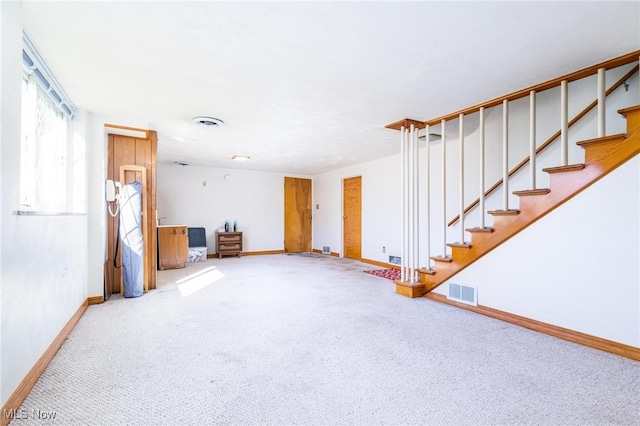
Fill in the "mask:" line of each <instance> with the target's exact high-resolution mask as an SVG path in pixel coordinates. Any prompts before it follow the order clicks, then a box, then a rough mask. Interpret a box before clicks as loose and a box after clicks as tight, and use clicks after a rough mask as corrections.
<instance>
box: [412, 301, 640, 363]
mask: <svg viewBox="0 0 640 426" xmlns="http://www.w3.org/2000/svg"><path fill="white" fill-rule="evenodd" d="M424 297H426V298H427V299H431V300H435V301H436V302H440V303H445V304H447V305H452V306H456V307H458V308H462V309H466V310H468V311H472V312H476V313H478V314H482V315H486V316H488V317H491V318H496V319H499V320H501V321H504V322H508V323H510V324H515V325H519V326H520V327H525V328H528V329H530V330H533V331H537V332H539V333H544V334H547V335H549V336H553V337H557V338H559V339H563V340H567V341H569V342H573V343H577V344H579V345H583V346H588V347H590V348H594V349H599V350H601V351H605V352H609V353H612V354H615V355H620V356H623V357H625V358H630V359H633V360H635V361H640V348H637V347H635V346H629V345H625V344H623V343H618V342H614V341H611V340H607V339H603V338H600V337H595V336H591V335H589V334H585V333H581V332H579V331H574V330H570V329H568V328H563V327H558V326H557V325H552V324H547V323H544V322H541V321H536V320H533V319H530V318H526V317H521V316H520V315H515V314H511V313H509V312H504V311H499V310H497V309H493V308H489V307H487V306H481V305H478V306H477V307H476V306H471V305H465V304H464V303H459V302H455V301H453V300H449V299H447V296H445V295H444V294H438V293H433V292H431V293H427V294H425V295H424Z"/></svg>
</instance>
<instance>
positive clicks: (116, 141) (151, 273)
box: [104, 131, 158, 300]
mask: <svg viewBox="0 0 640 426" xmlns="http://www.w3.org/2000/svg"><path fill="white" fill-rule="evenodd" d="M148 135H149V138H148V139H141V138H135V137H131V136H121V135H113V134H110V135H109V143H108V166H107V179H109V180H114V181H120V166H123V165H138V166H144V167H146V173H147V177H146V180H147V188H146V189H143V190H144V191H145V196H146V197H147V217H146V219H145V218H143V220H144V221H145V225H146V226H147V231H148V232H147V235H148V240H149V241H148V247H149V250H145V251H146V253H145V257H146V264H147V265H148V266H147V271H145V276H146V277H147V280H148V286H149V287H148V288H149V289H154V288H156V269H157V265H158V258H157V236H156V214H155V213H156V152H157V136H156V132H154V131H149V132H148ZM134 180H136V173H135V172H131V171H127V172H126V173H125V182H121V183H122V184H123V185H124V184H126V183H129V182H132V181H134ZM138 180H139V178H138ZM105 209H106V207H105ZM107 218H108V221H107V261H106V262H105V266H104V267H105V274H104V275H105V280H104V297H105V300H106V299H108V298H109V297H110V296H111V294H112V293H118V292H120V290H121V288H122V274H121V273H120V269H119V268H115V267H114V265H113V258H114V253H115V247H116V236H117V232H118V217H117V216H116V217H115V218H114V217H111V215H109V214H108V215H107ZM145 247H146V246H145ZM117 264H118V266H120V265H121V262H120V255H119V254H118V259H117Z"/></svg>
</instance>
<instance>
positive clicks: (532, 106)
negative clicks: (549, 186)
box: [529, 90, 536, 189]
mask: <svg viewBox="0 0 640 426" xmlns="http://www.w3.org/2000/svg"><path fill="white" fill-rule="evenodd" d="M529 172H530V177H531V189H536V91H535V90H532V91H531V92H529Z"/></svg>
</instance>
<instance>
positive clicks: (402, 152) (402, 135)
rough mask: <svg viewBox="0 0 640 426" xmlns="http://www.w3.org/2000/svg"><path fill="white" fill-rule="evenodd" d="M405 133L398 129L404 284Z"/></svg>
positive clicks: (405, 273) (402, 274) (402, 275)
mask: <svg viewBox="0 0 640 426" xmlns="http://www.w3.org/2000/svg"><path fill="white" fill-rule="evenodd" d="M406 138H407V136H406V132H405V129H404V126H402V127H401V128H400V232H401V234H400V235H401V240H400V281H402V282H405V281H406V277H407V270H406V267H405V263H406V258H405V244H404V242H405V240H406V238H407V237H406V235H407V232H406V224H405V221H404V217H405V214H406V190H405V186H406V174H407V173H406V171H405V167H406V164H405V156H406V152H405V151H406V149H405V145H406Z"/></svg>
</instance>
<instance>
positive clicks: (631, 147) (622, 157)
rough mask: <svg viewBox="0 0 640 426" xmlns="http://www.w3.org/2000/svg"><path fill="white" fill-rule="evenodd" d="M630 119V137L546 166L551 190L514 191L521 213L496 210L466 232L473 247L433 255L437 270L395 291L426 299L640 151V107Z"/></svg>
mask: <svg viewBox="0 0 640 426" xmlns="http://www.w3.org/2000/svg"><path fill="white" fill-rule="evenodd" d="M618 112H619V113H620V114H622V115H623V116H625V117H626V119H627V131H626V133H625V134H619V135H613V136H606V137H602V138H596V139H590V140H586V141H582V142H578V145H579V146H581V147H582V148H583V149H584V151H585V161H584V163H581V164H572V165H568V166H560V167H551V168H545V169H544V171H545V172H546V173H549V175H550V180H549V188H548V189H534V190H523V191H514V194H516V195H517V196H518V197H519V198H520V205H519V209H517V210H495V211H489V212H488V213H489V214H490V215H492V216H493V226H492V227H490V228H489V227H487V228H467V231H468V232H469V233H471V241H470V242H469V243H467V242H464V243H451V244H447V245H448V246H449V247H451V256H447V257H431V259H432V260H434V262H435V267H434V268H432V269H428V270H427V269H418V272H419V276H420V279H419V282H415V283H409V282H403V281H396V282H395V283H396V292H397V293H398V294H402V295H404V296H408V297H421V296H423V295H424V294H425V293H428V292H430V291H431V290H433V289H435V288H436V287H438V286H439V285H440V284H442V283H444V282H445V281H447V280H448V279H450V278H451V277H453V276H454V275H455V274H457V273H458V272H460V271H462V270H463V269H464V268H466V267H467V266H469V265H470V264H472V263H473V262H475V261H477V260H478V259H480V258H481V257H482V256H484V255H485V254H487V253H489V252H490V251H491V250H493V249H494V248H496V247H497V246H499V245H500V244H502V243H503V242H504V241H506V240H508V239H509V238H511V237H513V236H514V235H516V234H517V233H519V232H520V231H522V230H523V229H525V228H526V227H527V226H529V225H531V224H532V223H534V222H535V221H537V220H538V219H540V218H541V217H543V216H545V215H546V214H547V213H549V212H551V211H552V210H554V209H555V208H557V207H558V206H560V205H562V204H563V203H565V202H566V201H568V200H570V199H571V198H572V197H574V196H575V195H577V194H579V193H580V192H581V191H583V190H584V189H586V188H588V187H589V186H590V185H592V184H593V183H595V182H596V181H598V180H599V179H601V178H602V177H604V176H606V175H607V174H608V173H610V172H611V171H613V170H615V169H616V168H617V167H619V166H620V165H622V164H624V163H625V162H627V161H628V160H630V159H631V158H633V157H635V156H636V155H638V153H640V106H634V107H630V108H625V109H622V110H620V111H618Z"/></svg>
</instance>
